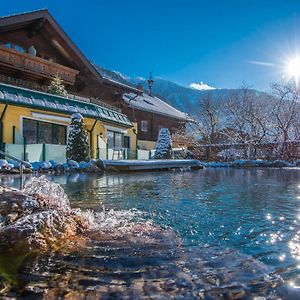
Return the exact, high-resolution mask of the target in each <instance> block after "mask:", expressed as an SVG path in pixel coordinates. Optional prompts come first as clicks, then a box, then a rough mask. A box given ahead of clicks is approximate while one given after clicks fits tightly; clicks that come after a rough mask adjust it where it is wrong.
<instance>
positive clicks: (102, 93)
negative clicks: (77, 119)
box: [0, 10, 182, 142]
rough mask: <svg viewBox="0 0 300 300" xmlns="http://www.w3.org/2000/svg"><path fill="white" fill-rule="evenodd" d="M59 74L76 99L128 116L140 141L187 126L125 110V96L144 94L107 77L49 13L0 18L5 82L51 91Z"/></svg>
mask: <svg viewBox="0 0 300 300" xmlns="http://www.w3.org/2000/svg"><path fill="white" fill-rule="evenodd" d="M56 75H58V76H59V77H60V78H61V79H62V80H63V82H64V85H65V88H66V90H67V92H68V93H69V96H70V97H71V98H72V97H74V98H76V97H77V99H78V97H79V99H80V100H84V99H85V100H87V101H89V102H93V103H95V104H99V105H103V102H104V103H106V104H107V105H110V106H112V107H114V109H115V110H118V111H120V112H122V113H124V114H126V115H127V116H128V117H129V119H130V120H131V121H133V122H136V123H137V126H138V128H137V139H138V140H143V141H151V142H154V141H156V140H157V136H158V132H159V129H160V128H162V127H167V128H169V130H170V131H171V133H173V132H174V131H175V130H177V129H178V128H179V127H180V126H182V121H180V120H179V119H178V118H176V117H172V116H166V115H163V114H160V113H159V112H149V111H145V110H143V109H133V108H132V107H129V106H128V105H126V103H124V101H123V95H124V93H134V94H136V95H141V94H143V91H140V90H139V89H136V88H133V87H130V86H127V85H124V84H122V83H119V82H116V81H113V80H110V79H108V78H104V77H102V76H101V75H100V74H99V73H98V71H97V70H96V68H95V67H94V66H93V65H92V64H91V62H90V61H89V60H88V59H87V58H86V57H85V56H84V55H83V54H82V52H81V51H80V50H79V49H78V48H77V46H76V45H75V44H74V43H73V42H72V40H71V39H70V38H69V37H68V36H67V34H66V33H65V32H64V31H63V29H62V28H61V27H60V26H59V25H58V24H57V22H56V21H55V20H54V18H53V17H52V16H51V15H50V13H49V12H48V10H39V11H34V12H29V13H24V14H19V15H13V16H8V17H3V18H0V83H1V82H2V83H8V84H12V85H16V86H20V87H26V88H29V89H36V90H39V91H43V92H47V89H48V86H49V84H50V82H51V80H52V79H53V78H54V77H55V76H56ZM145 122H146V123H147V129H146V130H145V126H142V125H141V124H142V123H143V124H144V125H145Z"/></svg>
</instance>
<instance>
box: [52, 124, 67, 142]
mask: <svg viewBox="0 0 300 300" xmlns="http://www.w3.org/2000/svg"><path fill="white" fill-rule="evenodd" d="M52 128H53V130H52V144H58V145H65V144H66V139H67V138H66V135H67V132H66V131H67V130H66V126H63V125H57V124H53V125H52Z"/></svg>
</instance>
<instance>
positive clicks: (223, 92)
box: [96, 66, 263, 113]
mask: <svg viewBox="0 0 300 300" xmlns="http://www.w3.org/2000/svg"><path fill="white" fill-rule="evenodd" d="M96 68H97V70H98V72H99V73H100V74H101V75H102V76H103V77H106V78H109V79H112V80H116V81H119V82H121V83H124V84H127V85H130V86H133V87H136V86H137V85H142V86H143V87H144V91H146V92H147V91H148V83H147V80H146V79H144V78H141V77H126V76H124V75H122V74H121V73H119V72H116V71H110V70H107V69H104V68H102V67H98V66H97V67H96ZM198 85H201V86H207V85H205V84H203V83H202V82H201V83H200V84H198ZM152 91H153V94H154V95H155V96H157V97H159V98H161V99H162V100H164V101H166V102H167V103H169V104H170V105H172V106H174V107H176V108H177V109H179V110H181V111H183V112H188V113H189V112H191V111H193V110H194V109H195V108H196V107H197V105H198V103H199V101H201V99H203V98H204V97H205V96H206V95H207V94H208V93H209V94H210V95H211V96H212V98H213V99H222V98H225V97H226V96H228V95H229V94H230V93H232V92H240V90H239V89H214V88H211V89H209V90H203V89H200V90H198V89H196V88H191V87H184V86H181V85H179V84H176V83H174V82H172V81H169V80H165V79H161V78H154V83H153V88H152ZM252 92H253V93H254V94H255V95H257V96H260V95H261V94H263V93H262V92H259V91H257V90H252Z"/></svg>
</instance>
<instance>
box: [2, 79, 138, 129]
mask: <svg viewBox="0 0 300 300" xmlns="http://www.w3.org/2000/svg"><path fill="white" fill-rule="evenodd" d="M0 103H4V104H10V105H16V106H23V107H31V108H36V109H42V110H47V111H53V112H58V113H66V114H73V113H80V114H82V115H83V116H84V117H90V118H94V119H98V120H101V121H106V122H109V123H114V124H118V125H121V126H124V127H132V123H131V122H130V120H129V119H128V117H127V116H126V115H124V114H122V113H120V112H117V111H114V110H111V109H109V108H106V107H103V106H100V105H96V104H93V103H88V102H84V101H78V100H73V99H69V98H65V97H60V96H56V95H52V94H47V93H42V92H38V91H33V90H29V89H24V88H20V87H16V86H12V85H8V84H3V83H1V84H0Z"/></svg>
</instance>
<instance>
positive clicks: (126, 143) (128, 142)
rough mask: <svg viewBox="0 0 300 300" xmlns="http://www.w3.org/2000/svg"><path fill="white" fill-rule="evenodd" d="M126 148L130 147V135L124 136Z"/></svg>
mask: <svg viewBox="0 0 300 300" xmlns="http://www.w3.org/2000/svg"><path fill="white" fill-rule="evenodd" d="M124 148H127V149H129V148H130V137H129V136H124Z"/></svg>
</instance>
